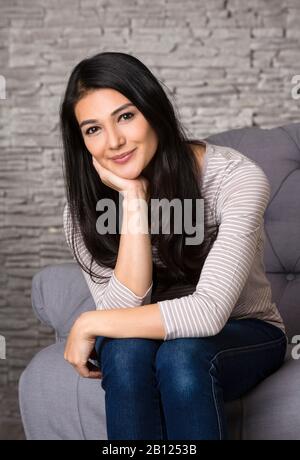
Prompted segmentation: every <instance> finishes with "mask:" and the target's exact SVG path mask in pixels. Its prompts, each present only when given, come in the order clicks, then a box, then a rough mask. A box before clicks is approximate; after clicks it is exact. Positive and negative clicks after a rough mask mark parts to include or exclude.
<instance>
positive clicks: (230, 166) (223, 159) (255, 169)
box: [208, 144, 270, 191]
mask: <svg viewBox="0 0 300 460" xmlns="http://www.w3.org/2000/svg"><path fill="white" fill-rule="evenodd" d="M210 149H211V150H210V151H211V153H210V155H209V160H208V161H209V163H210V171H211V172H214V171H215V173H216V176H217V177H218V181H219V185H220V191H222V190H223V191H225V189H226V190H231V191H233V190H235V189H236V188H237V187H238V188H242V186H243V184H246V183H248V185H250V184H251V183H253V184H254V185H264V186H265V187H266V188H267V189H270V182H269V179H268V178H267V176H266V174H265V172H264V171H263V169H262V168H261V167H260V166H259V164H258V163H257V162H255V161H254V160H252V159H251V158H249V157H247V156H246V155H244V154H243V153H241V152H240V151H238V150H236V149H234V148H231V147H224V146H219V145H215V144H210Z"/></svg>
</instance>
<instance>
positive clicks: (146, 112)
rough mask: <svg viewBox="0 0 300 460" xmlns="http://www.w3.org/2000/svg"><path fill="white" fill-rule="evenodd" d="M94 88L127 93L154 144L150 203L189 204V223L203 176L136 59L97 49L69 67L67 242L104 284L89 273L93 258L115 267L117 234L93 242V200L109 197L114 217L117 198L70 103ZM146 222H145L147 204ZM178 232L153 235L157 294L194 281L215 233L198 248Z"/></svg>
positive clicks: (64, 124) (156, 86)
mask: <svg viewBox="0 0 300 460" xmlns="http://www.w3.org/2000/svg"><path fill="white" fill-rule="evenodd" d="M99 88H111V89H115V90H117V91H118V92H120V93H122V94H123V95H124V96H126V97H127V98H128V99H129V100H130V101H131V102H132V103H133V104H134V105H135V106H136V107H137V108H138V110H139V111H140V112H141V113H142V114H143V116H144V117H145V118H146V119H147V121H148V123H149V124H150V125H151V127H152V128H153V130H154V131H155V132H156V134H157V137H158V147H157V151H156V153H155V155H154V157H153V158H152V160H151V162H150V164H149V165H148V166H149V167H150V169H151V171H152V177H151V179H150V198H157V199H159V200H160V199H163V198H165V199H167V200H170V201H171V200H173V199H174V198H177V199H180V200H182V203H184V202H183V200H184V199H192V203H193V206H192V208H193V225H194V224H195V203H196V199H201V198H202V197H201V192H200V183H201V171H200V168H199V165H198V162H197V160H196V158H195V155H194V153H193V151H192V148H191V146H190V144H199V145H203V146H205V142H203V141H201V140H197V139H188V138H187V136H186V134H185V132H184V129H183V127H182V125H181V124H180V122H179V120H178V118H177V117H176V114H175V111H174V108H173V106H172V104H171V102H170V100H169V99H168V97H167V95H166V93H165V92H164V90H163V88H162V86H161V84H160V83H159V81H158V80H157V79H156V78H155V76H154V75H153V74H152V73H151V71H150V70H149V69H148V68H147V67H146V66H145V65H144V64H143V63H142V62H141V61H139V60H138V59H137V58H136V57H134V56H131V55H129V54H125V53H119V52H103V53H99V54H96V55H95V56H92V57H90V58H87V59H84V60H82V61H81V62H79V64H77V65H76V66H75V68H74V69H73V71H72V73H71V75H70V78H69V81H68V84H67V88H66V91H65V95H64V99H63V102H62V105H61V110H60V123H61V133H62V141H63V148H64V161H63V163H64V165H63V166H64V167H63V175H64V180H65V187H66V195H67V202H68V203H67V204H68V208H69V213H70V217H71V222H72V242H71V244H72V249H73V253H74V255H75V258H76V260H77V262H78V263H79V265H80V266H81V268H82V269H83V270H85V271H86V272H87V273H89V275H90V276H91V277H95V278H98V279H100V278H101V279H103V278H104V277H101V276H99V275H97V274H96V273H93V272H92V270H91V267H92V264H93V261H95V262H96V263H98V264H100V265H101V266H105V267H111V268H114V267H115V265H116V260H117V255H118V249H119V242H120V229H119V228H117V233H116V234H109V233H107V234H106V235H101V237H99V234H98V233H97V232H96V230H95V229H96V220H97V218H98V217H99V215H98V216H97V212H96V203H97V201H98V200H99V199H102V198H110V199H112V200H113V201H114V202H115V206H116V210H117V212H119V193H118V192H117V191H116V190H113V189H112V188H110V187H108V186H106V185H105V184H104V183H103V182H102V181H101V179H100V177H99V175H98V173H97V172H96V170H95V168H94V166H93V163H92V156H91V154H90V153H89V151H88V150H87V148H86V146H85V144H84V141H83V137H82V134H81V131H80V128H79V126H78V122H77V120H76V117H75V113H74V106H75V104H76V103H77V102H78V101H79V99H80V98H82V97H84V95H85V94H87V92H89V91H91V90H96V89H99ZM147 168H148V167H147ZM147 168H146V169H147ZM171 210H172V207H171ZM148 217H149V222H150V220H151V216H150V206H149V215H148ZM172 218H173V216H172ZM172 218H171V221H172ZM117 221H118V219H117ZM182 229H183V231H182V234H174V232H173V231H172V226H171V228H170V234H160V233H159V234H154V235H151V244H152V245H154V246H155V247H156V250H157V254H158V257H159V261H158V263H157V264H156V263H153V283H154V286H153V289H155V288H156V287H157V285H158V283H159V284H160V289H161V288H162V289H164V288H167V287H169V286H170V285H171V284H172V283H176V282H182V283H183V284H186V283H187V284H193V285H195V284H196V283H197V281H198V279H199V276H200V272H201V268H202V266H203V263H204V261H205V258H206V256H207V254H208V252H209V249H210V246H211V243H212V242H213V240H214V239H215V237H216V235H215V236H213V238H210V240H207V239H206V238H205V239H204V242H203V243H201V244H200V245H198V246H197V245H186V244H185V237H186V236H187V235H186V234H185V231H184V226H182ZM78 233H80V234H81V236H82V239H83V242H84V245H85V247H86V249H88V251H89V252H90V254H91V256H92V260H91V263H90V266H89V267H88V266H86V265H85V264H84V263H83V261H82V260H81V259H80V254H79V252H77V247H76V238H75V236H76V234H78ZM205 234H206V232H205ZM188 236H189V237H191V235H188ZM105 279H106V277H105ZM152 292H153V291H152Z"/></svg>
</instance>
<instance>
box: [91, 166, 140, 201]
mask: <svg viewBox="0 0 300 460" xmlns="http://www.w3.org/2000/svg"><path fill="white" fill-rule="evenodd" d="M92 161H93V165H94V168H95V169H96V171H97V173H98V175H99V177H100V179H101V181H102V182H103V183H104V184H105V185H107V186H108V187H110V188H112V189H114V190H116V191H117V192H120V193H121V194H122V195H123V196H125V195H126V194H128V193H137V192H139V193H140V192H142V193H144V194H145V197H147V198H148V192H149V181H148V179H146V178H145V177H143V176H142V175H140V176H139V177H138V178H137V179H124V178H123V177H120V176H117V174H114V173H113V172H112V171H110V170H109V169H107V168H104V166H102V165H100V163H99V162H98V161H97V160H96V159H95V158H94V157H93V160H92Z"/></svg>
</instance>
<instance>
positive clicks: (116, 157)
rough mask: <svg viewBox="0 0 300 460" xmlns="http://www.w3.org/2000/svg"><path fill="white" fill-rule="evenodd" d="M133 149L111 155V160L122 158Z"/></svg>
mask: <svg viewBox="0 0 300 460" xmlns="http://www.w3.org/2000/svg"><path fill="white" fill-rule="evenodd" d="M134 150H135V149H132V150H129V151H128V152H125V153H121V155H116V156H114V157H111V160H118V159H120V158H124V157H126V155H128V154H129V153H132V152H133V151H134Z"/></svg>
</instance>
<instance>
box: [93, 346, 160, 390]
mask: <svg viewBox="0 0 300 460" xmlns="http://www.w3.org/2000/svg"><path fill="white" fill-rule="evenodd" d="M157 347H158V345H157V344H156V343H155V341H154V340H148V339H139V338H130V339H107V340H106V341H105V342H104V343H102V347H101V348H102V349H101V362H102V372H103V374H104V377H105V378H106V379H107V378H113V379H114V382H116V383H118V384H120V386H122V387H123V388H125V387H128V388H131V389H133V388H134V386H136V383H138V382H141V381H142V380H143V377H144V378H148V376H149V375H150V372H151V371H152V365H153V361H154V358H155V353H156V350H157Z"/></svg>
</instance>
